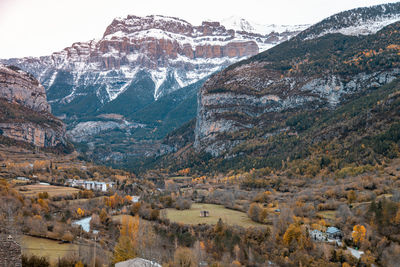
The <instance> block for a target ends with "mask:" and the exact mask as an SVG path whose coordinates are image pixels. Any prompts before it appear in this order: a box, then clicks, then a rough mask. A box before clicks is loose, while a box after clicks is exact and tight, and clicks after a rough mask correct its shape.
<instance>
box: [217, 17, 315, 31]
mask: <svg viewBox="0 0 400 267" xmlns="http://www.w3.org/2000/svg"><path fill="white" fill-rule="evenodd" d="M221 24H222V25H224V26H225V28H227V29H233V30H235V31H239V32H240V31H244V32H252V33H258V34H262V35H267V34H271V33H273V32H275V33H279V34H281V35H282V34H283V33H285V32H301V31H303V30H305V29H307V28H308V27H309V26H310V25H309V24H300V25H278V24H260V23H257V22H253V21H250V20H246V19H244V18H241V17H238V16H231V17H229V18H226V19H223V20H222V21H221Z"/></svg>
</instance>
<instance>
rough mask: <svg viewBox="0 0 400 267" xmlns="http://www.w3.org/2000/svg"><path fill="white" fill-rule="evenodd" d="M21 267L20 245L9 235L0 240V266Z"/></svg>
mask: <svg viewBox="0 0 400 267" xmlns="http://www.w3.org/2000/svg"><path fill="white" fill-rule="evenodd" d="M10 266H13V267H22V261H21V246H20V245H19V244H18V243H17V242H15V241H14V240H13V238H12V237H11V236H8V238H7V239H2V240H0V267H10Z"/></svg>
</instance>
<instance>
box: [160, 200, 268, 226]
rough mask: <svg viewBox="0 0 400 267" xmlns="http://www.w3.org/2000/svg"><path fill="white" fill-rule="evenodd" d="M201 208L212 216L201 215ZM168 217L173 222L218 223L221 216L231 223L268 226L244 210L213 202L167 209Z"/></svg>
mask: <svg viewBox="0 0 400 267" xmlns="http://www.w3.org/2000/svg"><path fill="white" fill-rule="evenodd" d="M201 210H207V211H209V212H210V216H209V217H200V211H201ZM167 218H168V219H169V220H171V221H173V222H179V223H184V224H200V223H207V224H216V223H217V222H218V220H219V218H221V219H222V220H223V221H224V222H225V223H227V224H230V225H239V226H242V227H252V226H253V227H254V226H262V227H266V226H265V225H262V224H259V223H256V222H253V221H252V220H250V218H249V217H248V216H247V214H246V213H244V212H240V211H236V210H230V209H226V208H225V207H224V206H221V205H213V204H193V205H192V208H191V209H190V210H176V209H167Z"/></svg>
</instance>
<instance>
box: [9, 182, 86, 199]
mask: <svg viewBox="0 0 400 267" xmlns="http://www.w3.org/2000/svg"><path fill="white" fill-rule="evenodd" d="M16 189H17V190H19V192H20V193H21V194H22V195H24V196H25V197H34V196H37V194H38V193H42V192H47V193H49V196H50V197H54V196H67V195H72V194H73V193H78V192H79V189H76V188H73V187H66V186H54V185H41V184H32V185H24V186H18V187H16Z"/></svg>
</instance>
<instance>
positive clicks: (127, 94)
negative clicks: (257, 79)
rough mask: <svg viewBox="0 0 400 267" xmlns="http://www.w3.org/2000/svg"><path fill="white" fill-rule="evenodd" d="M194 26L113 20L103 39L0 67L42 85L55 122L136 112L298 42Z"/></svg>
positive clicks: (165, 20) (213, 25)
mask: <svg viewBox="0 0 400 267" xmlns="http://www.w3.org/2000/svg"><path fill="white" fill-rule="evenodd" d="M298 32H299V31H292V32H285V33H284V34H279V33H276V32H274V33H270V34H263V33H262V34H260V33H257V31H256V30H252V31H251V32H246V31H240V32H239V31H236V30H234V29H226V28H225V27H224V26H222V25H221V24H220V23H219V22H203V23H202V24H201V25H199V26H194V25H192V24H190V23H188V22H186V21H184V20H182V19H179V18H173V17H165V16H155V15H152V16H147V17H137V16H127V17H126V18H116V19H114V20H113V22H112V23H111V24H110V25H109V26H108V27H107V29H106V30H105V32H104V35H103V36H102V37H101V38H100V39H98V40H92V41H89V42H77V43H74V44H72V45H71V46H70V47H67V48H65V49H64V50H62V51H59V52H55V53H53V54H52V55H50V56H45V57H40V58H20V59H9V60H2V61H1V62H3V63H5V64H10V65H16V66H18V67H20V68H21V69H23V70H25V71H28V72H30V73H32V74H33V75H34V76H35V77H37V78H38V79H39V81H40V82H41V83H42V84H43V85H44V86H45V88H46V90H47V95H48V99H49V102H50V103H51V105H52V106H53V111H54V112H55V114H57V115H66V116H67V117H71V116H73V115H76V116H78V117H81V116H86V115H88V114H92V113H96V114H98V113H107V112H110V111H112V112H115V113H121V112H124V113H125V114H126V113H131V112H134V111H136V110H138V109H140V108H142V107H144V106H145V105H147V104H149V103H151V102H153V101H155V100H157V99H159V98H160V97H161V96H163V95H167V94H169V93H171V92H173V91H175V90H177V89H179V88H183V87H185V86H188V85H190V84H193V83H195V82H197V81H199V80H201V79H203V78H205V77H208V76H209V75H211V74H212V73H215V72H216V71H219V70H221V69H222V68H224V67H226V66H228V65H230V64H232V63H234V62H237V61H239V60H242V59H245V58H247V57H249V56H252V55H255V54H257V53H259V52H260V51H264V50H266V49H268V48H270V47H273V46H274V45H276V44H278V43H280V42H282V41H284V40H286V39H288V38H290V37H292V36H294V35H296V34H297V33H298Z"/></svg>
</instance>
